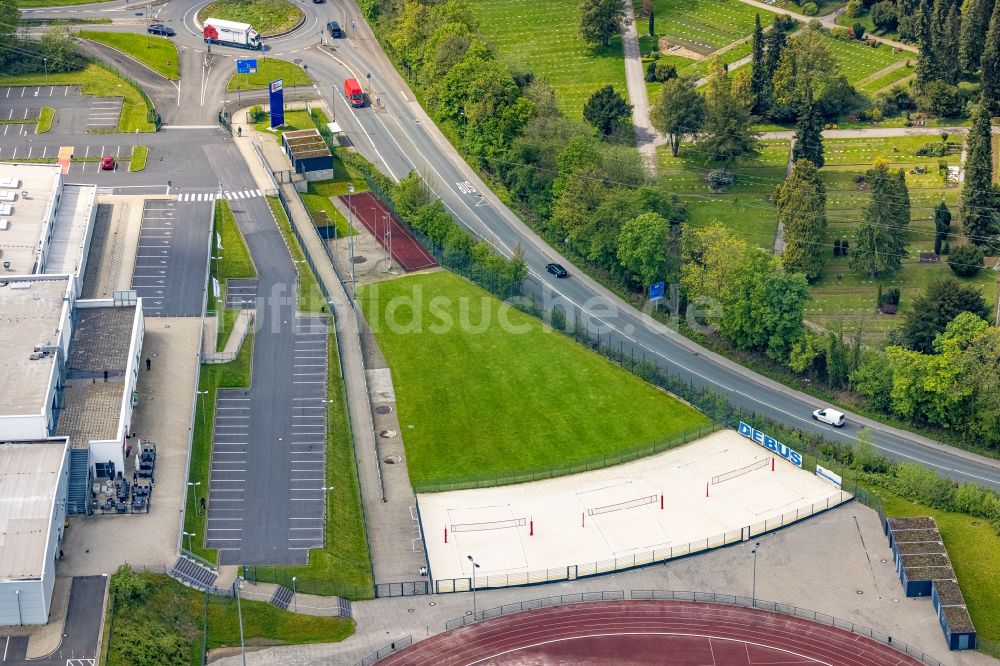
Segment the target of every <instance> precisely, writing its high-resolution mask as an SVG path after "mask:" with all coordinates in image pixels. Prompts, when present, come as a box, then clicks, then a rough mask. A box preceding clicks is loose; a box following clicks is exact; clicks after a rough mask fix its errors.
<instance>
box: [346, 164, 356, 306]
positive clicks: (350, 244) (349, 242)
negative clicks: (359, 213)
mask: <svg viewBox="0 0 1000 666" xmlns="http://www.w3.org/2000/svg"><path fill="white" fill-rule="evenodd" d="M352 194H354V183H348V184H347V220H348V222H347V224H348V226H349V227H351V228H352V229H353V228H354V206H353V205H352V204H351V195H352ZM347 246H348V248H349V250H350V254H351V258H350V261H349V262H348V263H349V264H350V266H351V300H352V301H353V300H354V281H355V277H354V234H351V235H350V236H348V237H347Z"/></svg>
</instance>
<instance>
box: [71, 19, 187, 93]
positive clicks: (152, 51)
mask: <svg viewBox="0 0 1000 666" xmlns="http://www.w3.org/2000/svg"><path fill="white" fill-rule="evenodd" d="M78 34H79V35H80V37H82V38H84V39H89V40H92V41H95V42H100V43H102V44H106V45H108V46H110V47H112V48H115V49H118V50H119V51H121V52H122V53H125V54H126V55H129V56H132V57H133V58H135V59H136V60H138V61H139V62H141V63H142V64H143V65H146V66H147V67H149V68H150V69H151V70H153V71H154V72H156V73H157V74H159V75H160V76H163V77H166V78H168V79H173V80H175V81H176V80H177V79H178V78H180V69H179V67H178V64H177V47H176V46H174V43H173V42H172V41H170V40H169V39H167V38H166V37H157V36H154V35H148V34H147V35H136V34H133V33H128V32H99V31H97V30H81V31H80V32H79V33H78Z"/></svg>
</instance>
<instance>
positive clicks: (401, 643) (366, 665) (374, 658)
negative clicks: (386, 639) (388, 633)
mask: <svg viewBox="0 0 1000 666" xmlns="http://www.w3.org/2000/svg"><path fill="white" fill-rule="evenodd" d="M412 644H413V636H407V637H406V638H400V639H399V640H397V641H393V642H392V643H389V644H388V645H386V646H385V647H384V648H382V649H380V650H376V651H375V652H372V653H371V654H370V655H368V656H367V657H365V658H364V659H362V660H361V661H359V662H358V663H356V664H354V666H372V664H374V663H375V662H378V661H381V660H382V659H385V658H386V657H388V656H389V655H390V654H392V653H394V652H398V651H399V650H402V649H403V648H406V647H410V646H411V645H412Z"/></svg>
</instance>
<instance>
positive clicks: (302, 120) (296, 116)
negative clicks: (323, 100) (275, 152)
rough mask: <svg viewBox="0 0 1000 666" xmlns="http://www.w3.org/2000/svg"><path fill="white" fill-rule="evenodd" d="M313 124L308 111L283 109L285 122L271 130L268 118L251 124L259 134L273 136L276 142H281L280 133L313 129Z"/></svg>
mask: <svg viewBox="0 0 1000 666" xmlns="http://www.w3.org/2000/svg"><path fill="white" fill-rule="evenodd" d="M315 126H316V125H315V123H313V120H312V118H311V117H310V116H309V112H308V111H285V124H284V125H282V126H281V127H279V128H278V129H276V130H273V131H272V130H271V119H270V118H267V119H266V120H260V121H258V122H255V123H254V124H253V128H254V129H255V130H257V131H258V132H259V133H260V134H261V136H270V137H274V140H275V141H277V142H278V143H281V135H282V134H284V133H285V132H293V131H295V130H302V129H313V128H314V127H315Z"/></svg>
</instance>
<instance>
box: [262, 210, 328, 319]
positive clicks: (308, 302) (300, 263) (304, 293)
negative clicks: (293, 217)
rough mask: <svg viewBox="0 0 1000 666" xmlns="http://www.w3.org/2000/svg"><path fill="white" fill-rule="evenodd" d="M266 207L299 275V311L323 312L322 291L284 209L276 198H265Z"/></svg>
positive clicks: (323, 300) (324, 302) (324, 309)
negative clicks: (272, 215)
mask: <svg viewBox="0 0 1000 666" xmlns="http://www.w3.org/2000/svg"><path fill="white" fill-rule="evenodd" d="M267 205H268V206H270V207H271V212H272V213H273V214H274V219H275V221H276V222H277V224H278V229H279V230H281V235H282V236H283V237H284V238H285V244H286V245H287V246H288V249H289V252H291V255H292V261H294V262H295V270H296V271H297V272H298V275H299V278H298V281H299V285H298V290H299V291H298V309H299V311H300V312H325V311H326V298H325V297H324V296H323V291H322V290H321V289H320V288H319V283H318V282H317V281H316V276H315V275H313V272H312V269H311V268H310V267H309V264H308V263H306V257H305V254H304V253H303V252H302V246H301V245H299V241H298V239H297V238H296V237H295V234H293V233H292V225H291V222H289V220H288V216H287V215H285V209H284V208H282V207H281V202H280V201H278V199H277V197H267Z"/></svg>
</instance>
